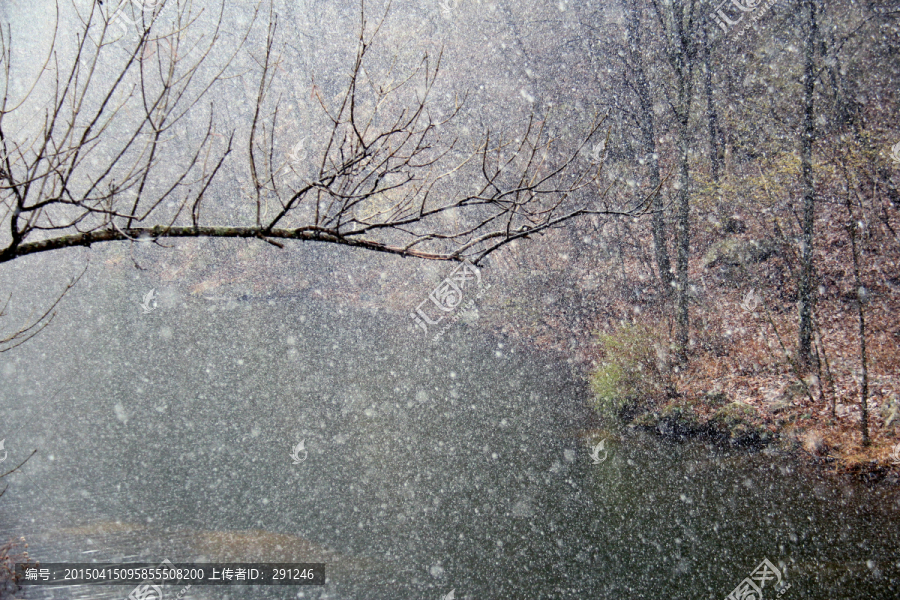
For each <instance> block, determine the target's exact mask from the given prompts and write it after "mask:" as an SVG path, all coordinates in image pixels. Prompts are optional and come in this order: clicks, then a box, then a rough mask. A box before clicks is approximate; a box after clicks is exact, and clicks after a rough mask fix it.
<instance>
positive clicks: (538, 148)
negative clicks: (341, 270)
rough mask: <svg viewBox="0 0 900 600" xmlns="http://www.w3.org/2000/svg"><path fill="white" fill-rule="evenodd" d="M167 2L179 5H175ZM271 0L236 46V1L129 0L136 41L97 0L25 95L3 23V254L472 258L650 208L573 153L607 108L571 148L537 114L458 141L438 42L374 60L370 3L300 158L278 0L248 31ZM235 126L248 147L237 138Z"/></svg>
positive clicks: (57, 44) (456, 110)
mask: <svg viewBox="0 0 900 600" xmlns="http://www.w3.org/2000/svg"><path fill="white" fill-rule="evenodd" d="M170 6H171V8H172V9H173V10H174V14H171V15H168V16H166V15H167V13H166V12H165V11H166V9H167V8H169V7H170ZM260 12H261V10H260V6H257V7H256V9H255V11H254V13H253V15H252V16H253V18H252V19H251V25H249V26H248V27H247V29H246V31H245V32H244V33H243V35H242V36H241V37H240V39H239V40H237V43H236V44H232V45H229V46H225V45H224V44H222V43H221V40H222V37H223V35H224V32H223V26H222V20H223V15H224V14H225V5H224V2H223V4H222V5H220V7H219V10H218V14H217V16H215V17H211V16H210V15H209V14H203V13H202V11H200V12H196V11H193V5H192V4H191V3H190V2H189V1H188V0H166V1H160V2H158V3H157V4H155V5H154V6H153V7H152V8H151V9H147V8H144V9H143V10H142V11H138V10H136V9H132V18H131V19H130V20H129V22H130V23H136V24H137V26H138V29H137V31H138V36H137V39H136V40H132V41H129V42H127V43H126V41H125V40H123V39H121V38H120V37H117V34H118V33H120V32H119V30H118V29H117V27H116V25H117V24H120V23H118V21H117V14H116V13H113V12H112V9H108V8H104V7H101V6H100V5H99V4H94V5H93V6H92V7H91V9H90V12H89V13H87V14H85V15H80V16H81V18H82V25H83V28H82V30H81V31H80V32H79V33H78V34H77V35H76V36H75V40H76V42H77V43H76V44H74V46H73V47H66V46H65V41H66V40H63V39H60V38H58V37H54V40H53V43H52V47H51V48H50V50H49V52H48V53H47V55H46V58H45V62H44V64H43V67H42V68H41V69H40V70H39V71H38V73H37V74H36V75H35V76H34V80H33V82H32V85H31V86H30V88H29V91H28V92H27V93H25V94H24V96H23V97H15V95H14V92H13V89H12V88H13V87H14V86H11V85H10V82H11V81H12V80H13V79H15V78H16V77H18V74H17V73H15V72H14V68H13V65H14V61H13V60H12V56H13V52H12V47H13V45H14V43H15V42H16V40H14V39H13V35H12V32H11V31H10V30H9V29H7V30H6V31H5V32H3V33H2V36H0V44H2V47H0V48H2V57H0V60H2V65H3V66H2V73H3V82H2V83H3V90H2V104H0V143H2V163H0V164H2V168H0V202H2V207H3V213H2V222H0V231H2V233H0V263H2V262H9V261H12V260H15V259H17V258H20V257H23V256H27V255H30V254H35V253H40V252H47V251H51V250H58V249H62V248H69V247H78V246H91V245H92V244H96V243H100V242H110V241H127V242H135V241H139V240H144V241H150V242H153V243H157V244H159V243H161V240H163V239H165V238H173V237H225V238H256V239H261V240H265V241H267V242H269V243H272V244H274V245H276V246H279V247H283V243H282V241H283V240H301V241H316V242H328V243H334V244H341V245H346V246H355V247H360V248H365V249H368V250H373V251H378V252H387V253H392V254H397V255H401V256H412V257H418V258H424V259H432V260H456V261H462V260H470V261H472V262H473V263H475V264H478V262H479V261H481V260H483V259H484V258H485V257H486V256H487V255H489V254H490V253H491V252H494V251H495V250H497V249H498V248H500V247H502V246H503V245H505V244H508V243H509V242H511V241H513V240H516V239H518V238H524V237H527V236H529V235H533V234H536V233H539V232H542V231H545V230H547V229H549V228H553V227H557V226H560V225H561V224H563V223H565V222H566V221H568V220H570V219H572V218H575V217H578V216H581V215H623V214H627V215H634V214H638V213H640V212H642V211H643V210H644V209H645V208H646V205H647V200H646V199H644V200H641V201H639V202H638V203H637V204H636V205H635V204H633V205H631V206H622V205H620V204H617V203H616V202H615V201H614V199H613V198H611V196H612V194H610V193H609V192H610V188H609V187H606V188H600V187H599V174H598V173H595V172H594V171H593V170H590V171H588V170H587V169H581V168H580V167H579V165H580V163H579V156H580V154H581V151H582V149H583V148H584V147H585V145H586V144H588V143H589V142H590V141H591V136H594V135H595V134H596V133H597V131H598V130H599V128H600V127H601V126H602V123H603V120H602V119H595V121H594V123H593V124H592V126H591V127H590V128H589V129H588V130H587V131H585V132H584V135H583V137H582V138H581V139H580V141H578V142H577V143H574V144H572V143H570V144H569V146H568V147H562V145H561V144H559V143H558V142H557V140H554V139H551V138H550V136H549V135H548V134H547V133H546V129H545V127H544V122H543V121H542V122H540V123H539V124H537V123H536V122H535V120H532V121H530V122H529V124H528V125H527V127H526V128H525V130H524V131H522V132H519V134H518V136H516V137H515V138H512V137H510V138H505V137H502V136H496V135H494V134H493V133H491V132H486V133H485V134H484V135H483V137H481V138H480V139H479V140H478V141H476V142H475V143H471V144H466V143H463V142H460V141H459V139H452V140H448V139H446V138H447V134H446V133H445V132H446V131H447V130H449V129H450V127H451V125H452V124H453V120H454V118H455V117H457V116H458V115H459V114H460V110H461V108H462V105H463V101H462V100H459V99H457V101H456V102H455V103H453V105H452V106H450V107H449V108H448V109H445V110H443V112H442V111H441V110H440V109H439V108H436V107H435V106H434V105H433V103H432V101H431V100H430V97H429V94H430V93H431V91H432V88H433V86H434V84H435V81H436V78H437V76H438V72H439V70H440V61H441V57H440V56H437V57H434V56H431V55H429V54H424V56H422V58H421V61H420V62H419V64H418V66H417V67H415V68H412V69H410V70H408V72H402V73H400V72H397V70H390V69H389V70H387V71H385V70H384V69H381V71H382V72H380V71H379V69H380V68H381V67H380V65H381V64H382V63H380V62H376V61H375V60H374V59H373V56H372V54H373V52H376V49H378V46H377V44H376V40H377V38H378V36H379V33H380V31H381V29H382V27H383V26H384V23H385V21H386V18H387V12H385V14H384V15H383V16H382V17H381V18H380V19H379V20H378V21H377V22H375V23H374V24H373V23H369V22H368V21H367V19H366V14H365V10H364V7H361V9H360V26H359V34H358V38H357V41H356V44H357V47H356V54H355V60H354V62H353V64H352V66H351V69H350V73H349V76H348V80H347V81H348V82H347V86H346V88H345V90H344V91H343V93H342V94H340V95H339V96H336V97H334V98H331V99H329V98H327V97H326V95H323V93H322V91H321V90H319V89H318V88H317V87H316V86H313V87H312V88H311V92H310V93H311V94H312V96H313V97H315V99H316V101H317V103H318V105H319V107H320V108H321V111H322V115H323V117H322V121H321V122H322V123H324V124H325V125H326V126H325V127H322V128H321V130H320V131H317V132H316V134H315V135H316V139H317V140H319V141H320V142H321V143H320V145H319V149H318V150H317V153H316V155H315V156H314V158H312V159H309V160H303V161H297V160H289V158H288V157H286V156H285V155H286V152H285V151H284V150H283V149H284V148H288V147H290V146H292V145H293V142H294V141H295V140H292V139H290V138H289V137H288V136H287V135H286V134H284V132H283V129H279V118H280V117H281V110H282V109H281V106H282V104H281V103H282V102H283V100H284V98H283V97H282V96H283V94H284V91H283V90H285V89H288V88H290V87H297V82H296V81H292V80H289V81H287V82H285V81H284V80H283V78H284V77H286V76H287V75H286V74H285V69H283V68H281V66H282V64H283V63H284V61H285V60H287V59H288V58H289V57H287V56H286V55H285V51H286V50H285V48H286V46H283V45H280V44H279V42H278V17H277V15H276V14H275V13H274V11H273V9H272V7H271V5H270V6H269V11H268V26H267V28H266V30H265V31H266V32H265V35H264V38H265V40H264V42H263V43H260V42H256V43H255V44H254V43H251V41H252V40H253V38H252V34H251V29H252V27H253V24H254V23H257V22H259V21H260ZM58 14H59V6H58V5H57V15H58ZM200 24H202V27H201V25H200ZM56 30H57V33H58V32H59V27H58V26H57V28H56ZM123 47H124V48H127V51H123V50H122V49H123ZM223 47H227V52H225V53H224V55H223ZM243 50H246V51H247V52H248V53H249V56H250V57H251V58H252V64H251V66H252V68H247V69H244V72H242V73H241V74H240V75H241V77H245V78H246V77H248V76H252V77H254V78H255V79H256V81H257V89H256V98H255V105H254V106H253V107H252V109H251V110H250V111H249V112H248V114H251V113H252V114H251V116H250V117H249V118H248V119H247V120H248V123H247V127H246V128H245V129H240V128H234V129H232V130H231V131H229V132H227V135H222V134H220V133H217V131H216V130H217V128H218V126H219V124H218V123H217V115H216V111H217V105H216V102H215V100H216V98H215V96H216V93H215V92H214V91H215V90H218V89H221V88H220V87H219V86H224V85H226V84H227V83H228V82H230V81H231V80H232V79H234V78H235V77H237V75H236V73H237V71H238V70H239V68H238V67H241V68H242V67H243V65H242V64H241V65H239V64H238V62H239V61H237V60H236V57H237V56H238V53H239V52H241V51H243ZM245 62H250V61H245ZM248 73H249V74H248ZM48 78H49V80H48ZM20 79H21V78H20ZM278 90H282V91H281V92H279V91H278ZM207 102H208V104H207ZM41 106H46V107H45V108H44V109H41V108H40V107H41ZM23 113H31V114H39V116H40V119H41V123H40V126H39V127H38V128H37V131H36V132H33V134H32V135H30V136H28V139H26V140H23V139H22V138H21V137H13V136H11V135H10V134H9V131H10V128H11V127H12V126H13V125H15V124H16V116H17V115H21V114H23ZM28 140H30V141H28ZM241 140H243V141H244V143H246V155H245V157H244V158H241V157H239V156H237V154H238V153H237V151H236V150H237V146H236V144H237V143H238V142H239V141H241ZM229 157H233V159H234V162H235V164H236V166H234V168H236V169H246V170H248V171H249V180H250V181H251V182H252V185H251V187H252V189H251V190H249V193H247V194H244V195H242V196H241V197H239V198H238V200H237V202H238V204H239V207H240V208H241V209H243V213H242V212H241V210H238V211H232V212H226V211H225V210H223V201H222V199H221V197H220V196H221V193H222V191H221V190H220V189H219V188H218V187H216V186H217V184H218V182H219V181H220V180H221V179H222V178H223V177H224V175H223V173H224V172H226V171H227V170H228V169H229V168H231V167H230V165H231V164H232V163H226V159H228V158H229ZM293 158H294V159H296V158H297V157H296V156H295V157H293ZM220 187H221V186H220ZM228 193H230V194H234V193H235V191H234V190H229V192H228ZM230 199H231V200H233V198H230ZM248 209H249V210H248ZM242 214H243V216H241V215H242ZM251 214H252V216H249V215H251Z"/></svg>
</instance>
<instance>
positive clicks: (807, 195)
mask: <svg viewBox="0 0 900 600" xmlns="http://www.w3.org/2000/svg"><path fill="white" fill-rule="evenodd" d="M803 6H804V9H805V12H806V23H805V25H806V27H805V44H804V62H805V64H804V68H803V134H802V136H801V139H800V179H801V187H802V188H803V222H802V228H803V231H802V242H801V248H800V251H801V257H800V260H801V264H800V281H799V282H798V286H797V288H798V290H797V291H798V299H797V304H798V312H799V320H800V327H799V344H798V348H797V358H798V361H799V362H800V363H801V364H803V365H806V366H809V365H810V363H811V360H812V311H813V303H814V302H815V284H814V281H813V279H814V269H813V227H814V223H815V188H814V186H813V175H812V145H813V135H814V121H813V118H814V116H815V115H814V110H813V94H814V92H815V53H816V48H815V44H816V4H815V0H804V2H803Z"/></svg>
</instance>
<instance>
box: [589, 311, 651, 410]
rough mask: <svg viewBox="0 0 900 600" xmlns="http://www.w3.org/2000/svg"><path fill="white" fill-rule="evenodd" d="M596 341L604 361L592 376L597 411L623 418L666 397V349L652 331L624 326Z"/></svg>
mask: <svg viewBox="0 0 900 600" xmlns="http://www.w3.org/2000/svg"><path fill="white" fill-rule="evenodd" d="M597 342H598V345H599V346H600V351H601V353H602V356H603V358H602V362H601V363H600V364H599V365H598V366H597V368H595V369H594V370H593V371H592V372H591V376H590V383H591V390H592V391H593V393H594V408H595V409H596V410H597V412H599V413H600V414H601V415H604V416H607V417H621V416H623V414H624V413H625V412H626V411H628V410H631V409H635V408H637V407H640V406H645V405H647V404H648V403H650V402H651V401H653V400H655V399H658V398H660V397H662V396H663V395H664V394H665V390H666V388H667V383H668V376H667V373H668V368H667V366H666V360H665V352H664V350H663V348H664V347H665V346H664V345H663V344H662V343H661V342H662V340H660V336H659V335H657V334H656V333H655V332H654V331H653V330H651V329H650V328H648V327H646V326H643V325H625V326H622V327H620V328H619V329H617V330H616V331H614V332H613V333H608V334H598V335H597Z"/></svg>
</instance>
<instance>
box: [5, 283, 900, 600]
mask: <svg viewBox="0 0 900 600" xmlns="http://www.w3.org/2000/svg"><path fill="white" fill-rule="evenodd" d="M118 305H120V306H123V307H127V309H133V308H134V307H133V306H130V305H128V303H127V302H124V301H123V302H120V303H118V304H117V306H118ZM127 309H126V308H123V309H122V311H121V313H120V314H118V315H116V316H115V318H114V319H112V320H111V321H109V320H107V321H104V322H103V323H99V324H98V323H94V324H92V323H91V322H90V321H88V320H83V321H80V322H74V321H73V322H70V323H68V324H66V323H62V324H60V325H59V326H58V328H57V330H56V332H55V333H56V335H57V336H59V339H57V340H56V343H55V344H53V346H52V347H46V346H45V347H40V348H39V347H37V346H32V347H31V348H27V347H26V348H23V350H22V353H20V355H19V356H26V357H27V358H28V360H30V361H32V362H30V363H28V364H29V366H28V367H27V368H24V367H22V365H23V364H25V363H19V365H20V366H19V367H17V370H16V371H15V373H14V374H13V375H12V376H10V377H8V383H13V384H14V385H9V386H7V388H6V389H7V392H6V393H7V394H8V396H7V398H6V402H8V403H9V404H10V406H11V410H10V414H11V415H12V420H13V421H15V422H17V423H24V425H22V427H21V430H20V431H19V432H18V433H17V434H16V436H15V444H17V445H26V444H28V443H30V444H32V445H37V446H38V447H40V448H42V452H41V454H40V460H37V461H36V462H35V464H33V465H29V470H28V475H27V476H25V475H23V476H21V477H17V478H16V479H14V480H13V482H12V486H11V489H10V491H9V492H8V493H7V495H6V496H5V497H4V498H3V501H2V502H0V519H2V521H0V522H2V529H3V533H4V534H6V535H26V536H28V538H29V541H30V543H31V551H32V554H33V555H34V556H37V557H40V558H42V559H44V560H45V561H48V562H49V561H53V562H59V561H81V560H85V559H87V560H96V561H112V560H131V561H137V560H147V561H159V560H162V559H164V558H168V559H170V560H172V561H173V562H176V563H177V562H178V561H185V562H187V561H192V562H196V561H202V560H209V561H225V560H238V559H241V560H268V561H310V562H313V561H323V562H327V563H328V575H329V584H328V585H327V586H326V587H325V588H299V587H298V588H296V593H297V596H296V597H300V598H320V599H325V598H386V599H387V598H392V599H402V598H441V597H442V596H444V595H445V594H447V593H448V592H450V591H451V590H455V597H456V598H525V597H527V598H584V597H596V598H620V597H659V596H662V595H665V596H676V597H691V598H700V597H703V598H706V597H708V598H723V597H725V596H726V595H727V594H728V593H729V592H730V591H731V590H732V589H734V587H735V586H736V585H737V584H738V583H740V581H741V580H742V579H743V578H745V577H747V576H748V575H749V574H750V572H751V571H752V570H753V569H754V568H755V567H756V566H757V565H758V564H759V563H760V562H761V561H762V560H763V558H768V559H769V560H771V561H772V563H773V564H775V565H778V566H779V568H780V569H782V570H783V572H784V573H785V577H786V579H787V581H789V582H790V583H791V584H792V588H791V589H790V590H788V591H787V592H786V594H785V596H784V597H785V598H791V597H806V596H810V597H832V598H838V597H844V596H847V597H849V595H852V596H853V597H859V596H862V595H866V596H867V597H872V598H882V597H883V598H888V597H894V596H895V595H896V592H897V586H898V585H900V564H898V561H900V557H898V556H897V554H896V548H897V547H898V544H897V542H898V533H897V531H898V528H897V524H898V519H897V515H898V512H900V510H898V506H897V504H892V501H890V500H887V499H886V498H885V497H884V493H883V492H879V491H877V490H875V491H870V490H866V489H865V488H862V487H859V486H851V485H847V486H843V487H842V486H841V485H839V484H837V483H836V482H835V481H834V480H831V479H823V478H818V477H816V476H815V474H813V473H796V472H794V471H793V470H792V469H793V467H792V466H791V463H790V462H788V461H785V460H784V459H781V458H779V457H777V456H774V455H769V454H766V453H758V454H755V455H747V454H743V453H727V452H722V451H721V450H718V449H715V448H712V447H706V446H703V445H697V444H684V445H670V444H666V443H661V442H660V441H659V440H657V439H655V438H649V437H645V436H643V435H640V434H636V433H629V432H620V433H618V434H615V435H607V438H608V439H607V442H606V444H605V451H606V453H607V459H606V460H604V461H602V462H601V463H600V464H594V461H592V460H591V449H592V447H593V446H594V445H595V444H596V442H597V441H598V439H599V438H596V437H590V438H586V439H581V438H580V437H579V435H578V432H579V431H582V430H584V429H586V428H588V427H589V426H590V424H589V423H588V419H589V414H587V412H586V411H585V410H584V409H583V408H582V403H583V400H584V394H585V393H586V391H585V389H584V386H583V385H582V384H581V383H580V382H579V381H577V380H575V379H573V378H572V376H571V375H570V374H569V373H568V372H567V369H565V368H561V367H560V366H559V365H560V363H559V362H558V361H553V360H550V359H547V358H544V359H540V358H539V357H535V356H532V355H529V353H527V352H525V351H524V350H523V349H521V348H520V347H517V346H516V345H515V344H510V343H509V342H508V341H503V340H497V339H492V338H489V337H486V336H483V335H480V334H478V333H477V332H476V330H474V329H472V328H470V327H468V326H466V325H464V324H462V323H460V324H458V326H456V327H455V328H454V329H453V330H452V331H449V332H448V333H447V334H446V336H445V338H444V339H443V342H442V343H441V344H440V345H430V344H429V343H428V342H427V341H425V340H423V339H421V338H420V336H417V335H415V332H412V331H407V330H406V328H407V327H409V324H408V323H407V321H408V319H404V318H403V316H397V317H396V318H395V317H392V316H389V315H385V314H384V313H379V314H372V313H370V312H365V311H359V312H355V311H352V310H349V309H346V308H344V309H340V310H338V309H335V308H334V307H328V306H326V305H324V304H323V303H319V304H316V303H315V302H314V301H312V300H310V299H304V300H302V301H300V300H298V299H295V300H292V301H281V302H273V303H253V302H232V303H229V304H223V303H219V304H208V303H203V302H202V301H200V300H197V301H185V302H184V303H182V304H181V305H179V306H177V307H175V308H171V307H170V308H167V309H165V310H158V311H154V313H153V314H152V315H142V314H141V313H140V311H136V310H130V311H129V310H127ZM27 353H31V354H30V355H29V354H27ZM47 373H52V374H53V377H52V379H53V380H54V382H61V381H64V380H65V378H67V377H68V378H69V379H68V381H70V383H71V385H69V386H68V387H67V388H66V391H65V393H64V394H62V400H63V401H62V402H55V403H54V404H52V405H49V406H45V407H43V408H42V411H41V412H40V413H38V412H37V411H33V412H29V411H28V403H29V402H31V403H36V402H37V400H36V399H35V396H34V394H32V395H29V394H28V393H27V391H28V390H29V389H31V388H29V385H32V386H33V389H32V392H33V390H34V389H38V390H41V389H43V388H44V387H46V385H47V384H46V382H45V383H41V381H44V380H43V379H41V377H43V376H44V375H43V374H47ZM50 387H52V386H50ZM29 417H30V418H29ZM300 441H303V442H304V450H305V451H306V452H307V453H308V454H307V457H306V460H304V461H302V462H301V463H300V464H294V462H295V461H294V460H292V458H291V453H292V450H293V449H294V448H295V447H296V446H297V444H298V443H299V442H300ZM7 446H8V447H10V446H9V442H8V443H7ZM51 457H52V459H51ZM127 593H128V590H127V589H123V588H102V587H93V588H89V587H81V588H77V589H76V588H66V589H62V590H57V591H55V592H51V591H47V590H40V591H39V590H35V589H31V590H30V591H29V592H28V596H27V597H32V598H49V597H57V598H58V597H66V598H69V597H72V598H124V597H125V596H126V595H127ZM172 593H173V594H174V593H175V592H174V591H173V592H172ZM53 594H55V595H53ZM795 594H796V596H794V595H795ZM183 597H184V598H225V597H228V598H251V597H252V598H269V597H271V598H283V597H284V588H262V587H253V588H240V589H238V588H228V589H225V588H215V587H194V588H192V589H191V590H189V591H188V592H186V594H185V595H184V596H183Z"/></svg>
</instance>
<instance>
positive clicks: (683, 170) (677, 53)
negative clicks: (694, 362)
mask: <svg viewBox="0 0 900 600" xmlns="http://www.w3.org/2000/svg"><path fill="white" fill-rule="evenodd" d="M681 8H682V11H688V10H689V11H692V10H693V7H692V6H688V7H681ZM673 13H674V14H673V16H674V23H673V24H674V31H673V34H674V41H675V43H676V46H675V47H674V48H673V49H672V51H673V55H672V58H673V67H674V70H675V77H676V85H677V93H678V98H677V103H676V106H675V118H676V120H677V122H678V172H679V175H678V183H679V189H678V203H677V207H678V214H677V218H676V224H675V232H676V238H677V244H678V247H677V254H676V257H675V282H676V285H675V290H676V294H677V296H676V300H675V325H676V335H675V342H676V346H677V355H678V359H679V361H681V362H685V361H686V360H687V347H688V340H689V330H690V321H689V315H688V299H689V292H690V290H689V285H688V257H689V251H690V243H691V222H690V219H691V207H690V183H691V180H690V164H689V162H688V159H689V155H688V150H689V147H690V140H689V137H690V130H689V125H690V119H691V100H692V96H693V87H692V84H693V58H694V57H693V45H692V44H693V42H692V41H691V39H690V38H689V35H690V34H691V33H692V32H690V31H686V30H685V22H684V21H685V19H684V14H683V13H682V12H681V11H679V10H677V9H676V10H674V11H673ZM689 22H691V21H689Z"/></svg>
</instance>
